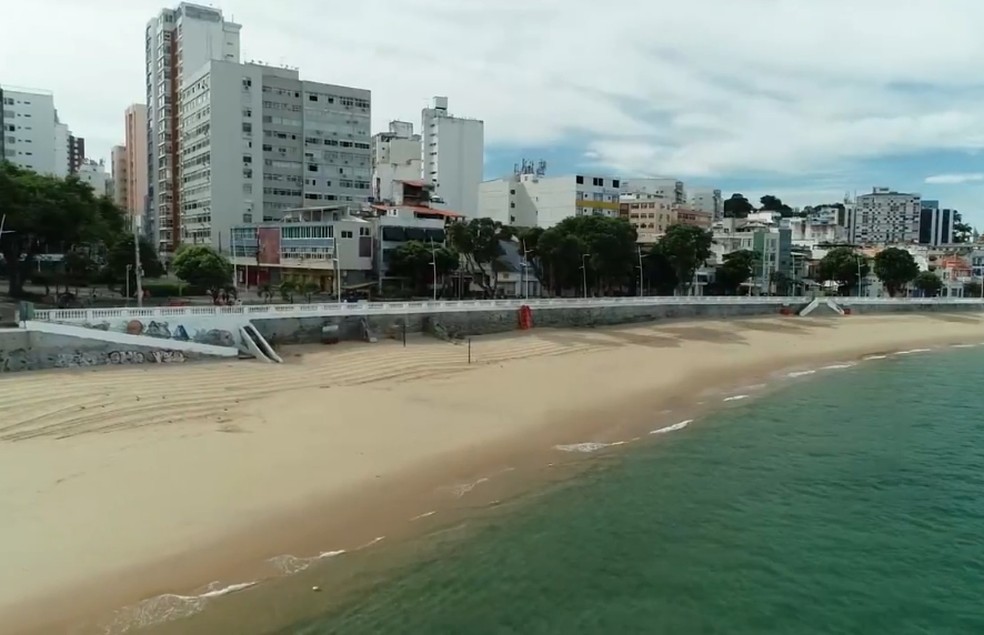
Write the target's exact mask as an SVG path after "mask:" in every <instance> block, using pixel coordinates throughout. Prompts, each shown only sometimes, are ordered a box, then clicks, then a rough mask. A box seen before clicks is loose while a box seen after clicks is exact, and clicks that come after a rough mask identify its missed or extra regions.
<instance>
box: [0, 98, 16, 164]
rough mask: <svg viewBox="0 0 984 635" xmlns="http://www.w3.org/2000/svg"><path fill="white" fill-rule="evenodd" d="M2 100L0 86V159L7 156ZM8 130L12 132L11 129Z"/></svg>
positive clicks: (2, 159)
mask: <svg viewBox="0 0 984 635" xmlns="http://www.w3.org/2000/svg"><path fill="white" fill-rule="evenodd" d="M4 105H5V104H4V100H3V86H0V161H4V160H6V158H7V152H6V150H7V148H6V146H5V145H4V144H5V143H6V142H7V132H8V130H7V126H6V123H5V120H4V108H3V107H4ZM10 132H13V131H12V130H11V131H10Z"/></svg>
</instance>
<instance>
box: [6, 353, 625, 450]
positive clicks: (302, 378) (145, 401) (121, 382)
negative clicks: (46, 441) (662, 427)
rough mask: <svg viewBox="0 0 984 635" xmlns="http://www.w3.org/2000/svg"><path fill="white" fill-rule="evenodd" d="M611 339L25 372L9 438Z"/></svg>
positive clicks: (66, 432)
mask: <svg viewBox="0 0 984 635" xmlns="http://www.w3.org/2000/svg"><path fill="white" fill-rule="evenodd" d="M605 345H606V344H605V343H604V342H602V341H600V340H599V341H598V342H594V341H592V340H583V339H579V340H578V341H570V342H564V341H559V340H558V339H556V338H550V339H544V338H541V337H537V336H529V337H523V338H509V339H503V340H491V341H482V342H476V343H474V344H473V348H472V363H471V364H469V363H468V357H467V352H466V350H465V348H464V347H463V346H455V345H448V344H443V343H427V344H423V345H421V344H416V345H412V346H409V347H403V346H401V345H400V344H397V343H395V342H382V343H379V344H374V345H371V346H370V345H366V346H353V347H351V348H348V349H347V350H346V349H342V350H338V351H337V352H336V351H331V352H329V351H327V350H326V351H325V353H324V354H322V353H318V354H316V355H312V356H310V358H305V359H304V361H303V362H302V363H296V364H295V363H287V364H281V365H266V364H259V363H254V362H244V361H240V362H222V363H210V364H188V365H181V366H176V365H175V366H167V367H154V368H149V367H134V368H132V369H129V368H128V369H121V368H113V369H86V370H84V371H78V372H65V371H59V372H55V373H49V372H40V373H22V374H17V375H15V376H9V377H4V378H3V379H2V383H0V412H3V413H4V417H3V418H2V420H0V441H24V440H27V439H35V438H42V437H53V438H60V439H61V438H68V437H73V436H78V435H84V434H93V433H107V432H115V431H120V430H133V429H138V428H144V427H149V426H160V425H166V424H173V423H179V422H187V421H210V422H212V423H225V422H232V421H233V420H234V419H235V418H237V416H241V415H242V414H243V413H244V412H245V411H246V408H247V407H248V404H249V402H251V401H254V400H257V399H262V398H264V397H268V396H271V395H275V394H280V393H283V392H285V391H289V390H299V389H311V388H328V387H334V386H352V385H358V384H366V383H371V382H377V381H383V380H388V381H413V380H416V379H424V378H434V377H438V376H442V375H450V374H454V373H458V372H462V371H466V370H469V369H475V368H481V367H482V366H483V365H488V364H496V363H501V362H505V361H509V360H515V359H522V358H528V357H542V356H553V355H565V354H570V353H577V352H584V351H591V350H598V349H600V348H603V347H604V346H605Z"/></svg>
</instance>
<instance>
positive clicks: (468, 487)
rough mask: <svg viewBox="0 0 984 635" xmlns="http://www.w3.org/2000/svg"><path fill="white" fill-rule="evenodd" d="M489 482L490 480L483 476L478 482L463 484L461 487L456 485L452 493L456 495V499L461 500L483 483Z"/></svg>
mask: <svg viewBox="0 0 984 635" xmlns="http://www.w3.org/2000/svg"><path fill="white" fill-rule="evenodd" d="M488 482H489V479H488V478H487V477H485V476H483V477H482V478H480V479H478V480H477V481H473V482H471V483H462V484H461V485H455V486H454V487H452V488H451V491H452V492H453V493H454V496H455V498H461V497H462V496H464V495H465V494H467V493H468V492H470V491H472V490H473V489H475V488H476V487H478V486H479V485H481V484H482V483H488Z"/></svg>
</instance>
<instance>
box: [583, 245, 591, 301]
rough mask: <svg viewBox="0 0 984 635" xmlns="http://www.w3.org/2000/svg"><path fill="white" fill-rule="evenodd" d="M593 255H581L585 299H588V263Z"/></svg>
mask: <svg viewBox="0 0 984 635" xmlns="http://www.w3.org/2000/svg"><path fill="white" fill-rule="evenodd" d="M590 257H591V254H581V283H582V284H583V285H584V297H585V298H587V297H588V262H587V259H588V258H590Z"/></svg>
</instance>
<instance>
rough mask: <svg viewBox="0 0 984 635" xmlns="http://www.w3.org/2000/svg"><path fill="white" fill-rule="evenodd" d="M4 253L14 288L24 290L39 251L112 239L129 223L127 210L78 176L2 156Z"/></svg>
mask: <svg viewBox="0 0 984 635" xmlns="http://www.w3.org/2000/svg"><path fill="white" fill-rule="evenodd" d="M0 201H2V207H0V215H2V216H4V217H5V218H4V221H3V225H4V226H3V233H2V234H0V253H2V254H3V257H4V260H5V261H6V263H7V270H8V276H9V293H10V295H12V296H20V295H22V294H23V289H24V282H25V280H26V279H27V276H28V275H29V272H30V271H31V264H32V263H33V261H34V259H35V257H36V256H37V255H39V254H42V253H62V254H66V253H68V252H71V251H73V250H75V249H76V248H78V247H80V246H83V245H85V246H94V245H109V244H112V243H113V242H114V241H116V240H117V239H119V238H120V236H121V235H122V234H123V230H124V227H125V225H126V222H125V217H124V214H123V212H122V211H121V210H120V209H119V208H118V207H116V205H115V204H113V202H112V201H111V200H110V199H108V198H106V197H105V196H102V197H97V196H96V195H95V193H94V191H93V189H92V187H91V186H90V185H89V184H87V183H84V182H82V181H80V180H79V179H78V178H76V177H74V176H72V177H69V178H67V179H60V178H56V177H53V176H47V175H42V174H38V173H36V172H34V171H32V170H26V169H23V168H20V167H18V166H15V165H13V164H12V163H9V162H7V161H0Z"/></svg>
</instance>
